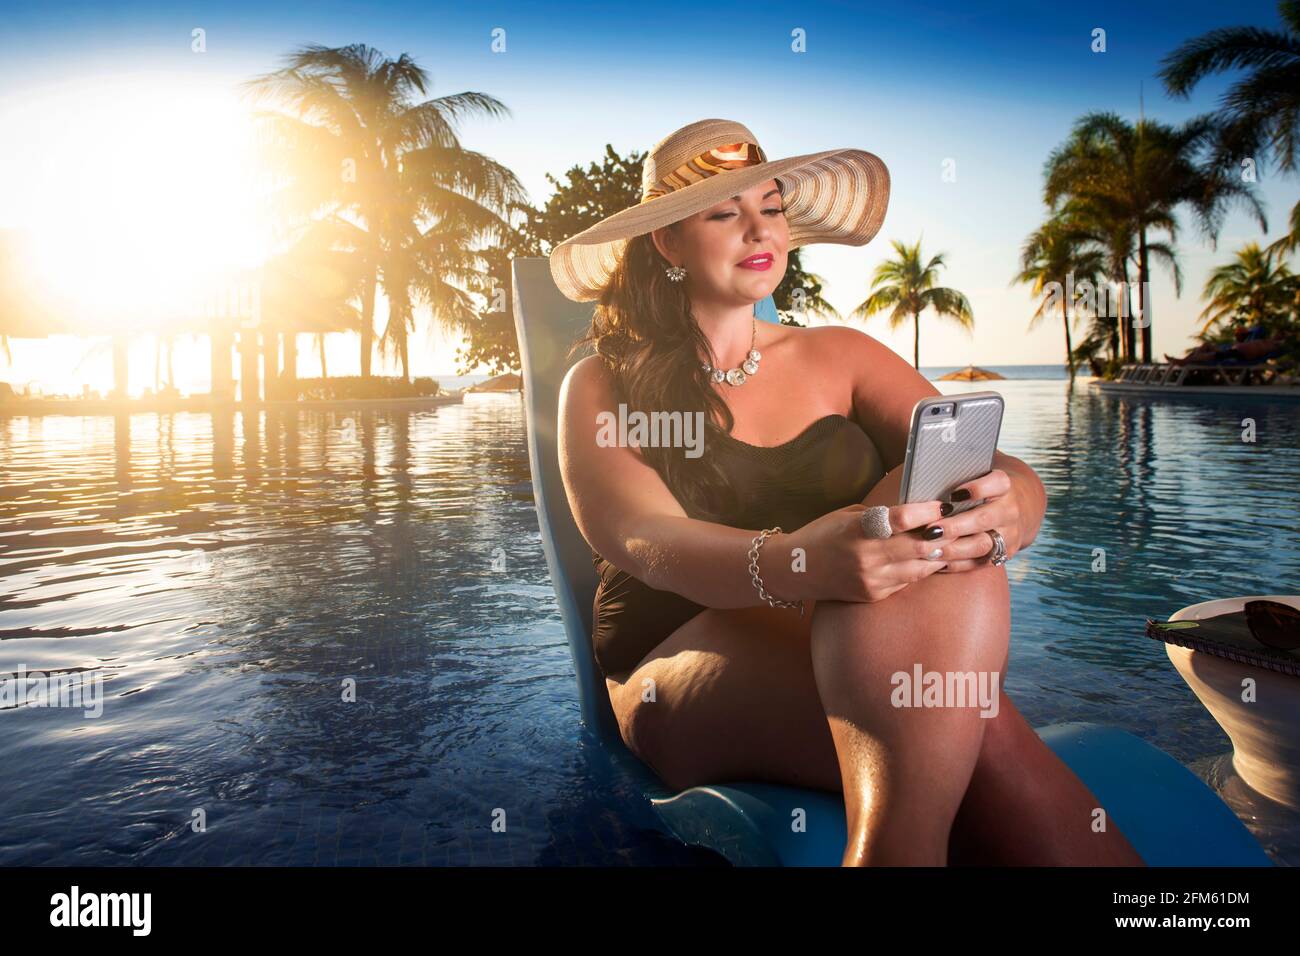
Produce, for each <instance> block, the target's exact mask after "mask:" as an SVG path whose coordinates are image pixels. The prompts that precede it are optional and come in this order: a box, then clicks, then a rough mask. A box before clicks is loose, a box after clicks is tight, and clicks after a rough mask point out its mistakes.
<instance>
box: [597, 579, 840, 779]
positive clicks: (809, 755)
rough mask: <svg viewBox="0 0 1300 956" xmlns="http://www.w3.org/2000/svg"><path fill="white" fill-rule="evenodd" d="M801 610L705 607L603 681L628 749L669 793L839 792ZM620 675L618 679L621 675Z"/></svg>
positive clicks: (835, 761)
mask: <svg viewBox="0 0 1300 956" xmlns="http://www.w3.org/2000/svg"><path fill="white" fill-rule="evenodd" d="M807 605H808V606H807V608H806V610H805V612H804V616H803V618H800V617H799V614H798V612H797V611H792V610H789V609H783V608H771V607H748V608H730V609H717V608H708V609H706V610H704V611H702V612H701V613H699V614H697V615H696V616H695V617H693V618H691V619H690V620H689V621H687V622H686V623H685V624H683V625H682V626H681V627H679V628H678V629H677V630H676V631H674V632H673V633H672V634H671V635H670V636H669V637H667V638H665V639H664V641H663V642H662V643H660V644H659V645H658V646H657V647H656V648H655V649H654V650H653V651H651V652H650V653H649V654H648V655H646V657H645V658H644V659H643V660H642V661H641V663H640V664H638V665H637V667H636V668H635V669H633V670H632V671H631V672H630V673H629V674H628V675H626V677H624V678H623V679H622V680H618V679H614V678H610V679H607V681H606V683H607V685H608V687H609V690H610V701H611V703H612V704H613V708H614V713H615V715H616V716H617V717H618V722H619V727H620V729H621V731H622V734H623V739H624V741H625V742H626V743H627V745H628V747H629V748H631V750H632V751H633V752H634V753H636V754H637V756H639V757H640V758H641V759H642V760H644V761H645V762H646V763H648V764H649V765H650V766H651V767H653V768H654V770H655V772H656V773H658V774H659V776H660V778H661V779H662V780H663V781H664V783H665V784H667V785H668V786H670V787H673V788H674V789H678V790H682V789H686V788H687V787H691V786H696V785H699V784H704V783H723V782H725V781H728V780H758V781H768V782H771V783H782V784H791V785H796V786H807V787H813V788H816V789H820V790H828V791H833V792H836V793H839V792H841V790H842V786H843V784H842V780H841V778H840V769H839V761H838V759H837V757H836V754H835V743H834V740H833V739H832V737H831V732H830V725H829V724H828V723H827V721H826V712H825V710H824V709H823V708H822V703H821V697H820V695H819V694H818V692H817V683H816V680H815V678H814V675H813V668H812V657H811V654H810V652H809V640H810V626H811V621H812V612H813V610H814V609H815V607H816V604H815V602H813V601H809V602H807ZM622 676H623V675H619V677H622Z"/></svg>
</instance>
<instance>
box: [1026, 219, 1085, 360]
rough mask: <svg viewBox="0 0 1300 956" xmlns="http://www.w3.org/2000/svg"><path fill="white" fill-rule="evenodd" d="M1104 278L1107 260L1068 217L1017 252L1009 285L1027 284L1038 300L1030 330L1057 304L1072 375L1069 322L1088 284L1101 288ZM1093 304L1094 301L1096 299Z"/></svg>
mask: <svg viewBox="0 0 1300 956" xmlns="http://www.w3.org/2000/svg"><path fill="white" fill-rule="evenodd" d="M1105 278H1106V258H1105V254H1104V253H1103V252H1102V251H1101V249H1099V248H1097V247H1096V244H1095V242H1094V237H1093V235H1092V234H1091V233H1090V232H1088V230H1086V229H1084V228H1082V227H1080V226H1079V225H1077V224H1074V223H1071V222H1070V221H1069V220H1068V219H1067V218H1064V217H1054V218H1052V219H1049V220H1048V221H1047V222H1046V223H1045V224H1043V226H1041V227H1040V228H1039V229H1038V230H1037V231H1035V232H1034V233H1033V234H1032V235H1030V237H1029V238H1028V239H1027V240H1026V241H1025V245H1024V247H1023V248H1022V249H1021V252H1020V272H1019V273H1017V274H1016V277H1015V278H1014V279H1013V280H1012V284H1013V285H1014V284H1016V283H1022V282H1023V283H1027V284H1028V285H1029V286H1030V293H1031V294H1032V295H1033V296H1035V297H1041V298H1039V301H1038V307H1037V308H1036V309H1035V310H1034V314H1033V315H1032V316H1031V317H1030V319H1029V328H1030V329H1033V328H1034V327H1035V326H1036V325H1038V323H1039V321H1040V320H1041V319H1043V318H1044V317H1045V316H1046V315H1047V314H1048V312H1049V311H1052V310H1053V309H1054V308H1056V307H1057V306H1058V305H1059V307H1060V310H1061V322H1062V324H1063V325H1064V327H1065V364H1066V366H1067V367H1068V368H1069V370H1070V375H1071V377H1073V376H1074V367H1075V357H1074V344H1073V343H1072V342H1071V339H1070V323H1071V322H1072V321H1073V320H1074V319H1075V318H1076V315H1077V314H1078V312H1079V308H1078V307H1079V306H1080V305H1081V304H1082V305H1085V306H1086V302H1087V296H1086V291H1087V286H1084V283H1085V282H1086V283H1088V284H1089V285H1090V286H1091V288H1092V289H1093V290H1098V289H1101V288H1102V283H1103V282H1104V281H1105ZM1093 301H1096V299H1095V296H1094V298H1093Z"/></svg>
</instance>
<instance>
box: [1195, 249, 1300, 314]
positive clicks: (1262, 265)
mask: <svg viewBox="0 0 1300 956" xmlns="http://www.w3.org/2000/svg"><path fill="white" fill-rule="evenodd" d="M1296 281H1297V277H1296V276H1295V275H1294V274H1293V273H1292V272H1291V270H1290V269H1288V268H1287V267H1286V266H1285V265H1284V264H1280V263H1278V262H1276V261H1275V260H1274V257H1273V256H1272V255H1270V254H1269V252H1268V251H1267V250H1264V249H1261V248H1260V247H1259V243H1257V242H1251V243H1247V244H1246V245H1245V246H1243V247H1242V248H1240V249H1238V250H1237V255H1236V258H1235V259H1233V261H1232V262H1229V263H1227V264H1226V265H1221V266H1219V267H1218V268H1217V269H1215V270H1214V271H1213V272H1211V273H1210V277H1209V279H1207V280H1206V282H1205V291H1204V292H1203V293H1202V296H1203V297H1204V298H1205V299H1207V300H1208V303H1209V304H1208V305H1206V307H1205V310H1204V311H1203V312H1202V313H1201V315H1200V318H1202V319H1204V320H1205V324H1204V325H1203V326H1202V327H1201V335H1202V336H1208V335H1211V334H1212V333H1211V330H1212V329H1213V327H1214V326H1216V325H1218V324H1219V323H1226V324H1228V325H1230V326H1234V327H1235V326H1242V327H1245V328H1249V327H1251V326H1254V325H1261V326H1263V327H1264V329H1265V330H1267V331H1268V332H1270V333H1276V332H1280V331H1282V326H1284V325H1285V324H1286V323H1287V318H1288V314H1289V313H1290V312H1291V310H1292V309H1293V308H1294V306H1295V296H1296Z"/></svg>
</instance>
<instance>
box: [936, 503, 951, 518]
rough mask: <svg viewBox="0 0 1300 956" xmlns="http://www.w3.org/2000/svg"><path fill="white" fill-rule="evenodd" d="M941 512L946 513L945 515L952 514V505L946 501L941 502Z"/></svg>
mask: <svg viewBox="0 0 1300 956" xmlns="http://www.w3.org/2000/svg"><path fill="white" fill-rule="evenodd" d="M939 514H941V515H944V516H945V517H946V516H948V515H950V514H952V505H950V504H948V502H946V501H941V502H939Z"/></svg>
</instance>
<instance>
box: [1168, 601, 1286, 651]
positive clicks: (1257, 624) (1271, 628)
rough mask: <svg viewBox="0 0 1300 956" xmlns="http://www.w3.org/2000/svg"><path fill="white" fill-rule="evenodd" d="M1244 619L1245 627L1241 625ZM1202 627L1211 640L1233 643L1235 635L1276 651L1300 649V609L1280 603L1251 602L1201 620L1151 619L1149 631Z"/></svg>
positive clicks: (1202, 630) (1201, 629)
mask: <svg viewBox="0 0 1300 956" xmlns="http://www.w3.org/2000/svg"><path fill="white" fill-rule="evenodd" d="M1243 619H1244V623H1245V628H1242V627H1241V626H1240V624H1238V623H1237V622H1240V621H1242V620H1243ZM1184 628H1198V629H1200V631H1201V632H1204V635H1205V636H1206V637H1207V638H1210V639H1211V640H1214V639H1218V640H1225V641H1227V643H1229V644H1231V643H1232V636H1233V635H1240V636H1245V634H1244V633H1243V632H1245V633H1248V634H1249V636H1250V637H1251V638H1252V639H1253V640H1254V641H1255V642H1256V643H1258V644H1261V645H1263V646H1264V647H1267V648H1271V649H1272V650H1275V651H1294V650H1296V649H1297V648H1300V609H1296V608H1294V607H1292V606H1291V605H1289V604H1282V603H1281V602H1279V601H1247V602H1246V603H1245V604H1244V605H1242V608H1241V610H1240V611H1233V612H1230V613H1228V614H1217V615H1215V616H1214V617H1207V618H1205V619H1204V620H1201V621H1154V620H1151V619H1150V618H1148V619H1147V632H1148V633H1151V634H1152V636H1153V637H1154V636H1155V634H1154V633H1152V632H1153V631H1176V630H1182V629H1184Z"/></svg>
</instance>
